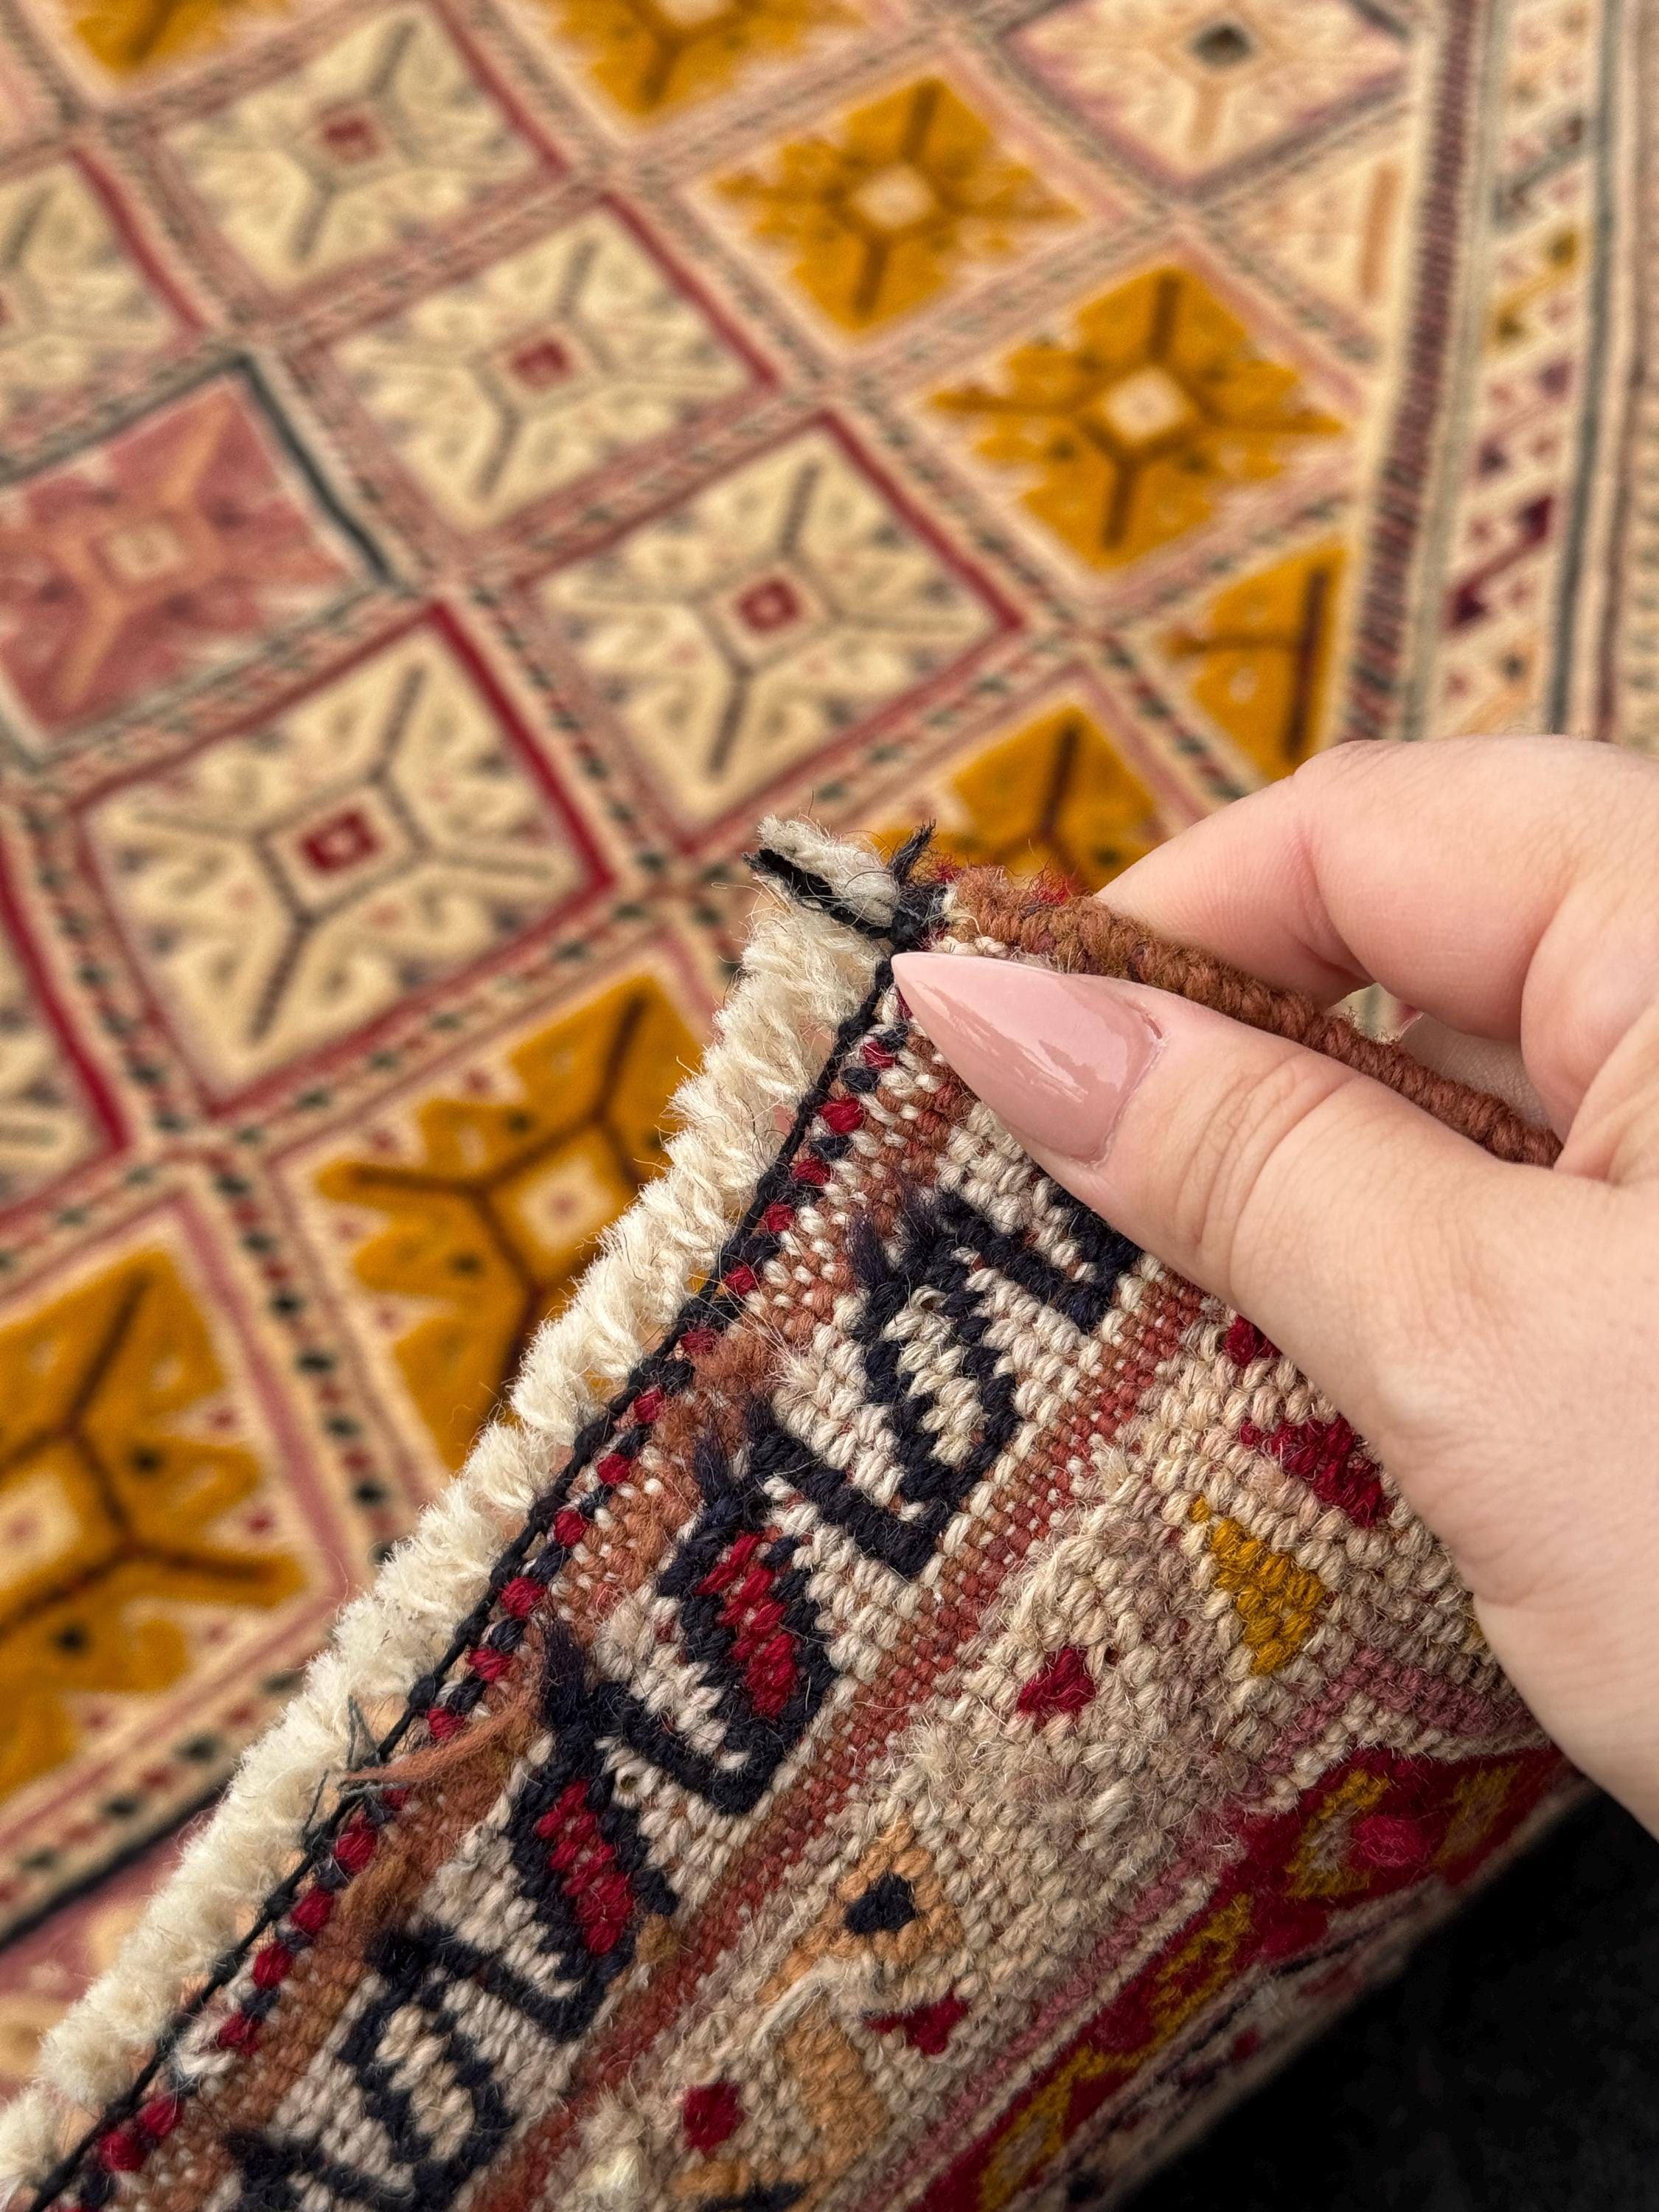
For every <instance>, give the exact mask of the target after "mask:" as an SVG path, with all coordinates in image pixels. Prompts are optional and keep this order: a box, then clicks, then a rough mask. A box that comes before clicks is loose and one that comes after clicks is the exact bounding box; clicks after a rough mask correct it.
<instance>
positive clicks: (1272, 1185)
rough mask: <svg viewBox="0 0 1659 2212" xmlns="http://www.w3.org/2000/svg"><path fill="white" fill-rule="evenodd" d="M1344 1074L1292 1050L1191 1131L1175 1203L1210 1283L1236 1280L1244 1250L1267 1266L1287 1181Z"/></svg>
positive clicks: (1230, 1093) (1228, 1094) (1241, 1086)
mask: <svg viewBox="0 0 1659 2212" xmlns="http://www.w3.org/2000/svg"><path fill="white" fill-rule="evenodd" d="M1346 1080H1347V1078H1346V1073H1345V1071H1343V1070H1342V1069H1340V1068H1339V1067H1336V1066H1334V1065H1333V1064H1332V1063H1330V1062H1328V1061H1322V1060H1316V1059H1314V1058H1312V1057H1311V1056H1310V1055H1308V1054H1301V1053H1293V1054H1287V1055H1286V1056H1285V1058H1283V1059H1282V1060H1279V1061H1277V1062H1275V1063H1274V1065H1273V1066H1271V1067H1269V1068H1268V1069H1267V1071H1266V1072H1265V1073H1261V1075H1258V1076H1257V1077H1256V1078H1255V1079H1254V1080H1252V1081H1249V1082H1247V1083H1242V1084H1239V1085H1237V1086H1235V1087H1233V1088H1232V1089H1230V1090H1229V1091H1226V1092H1225V1093H1224V1094H1223V1095H1222V1097H1220V1099H1219V1100H1218V1101H1215V1102H1212V1104H1211V1105H1210V1106H1209V1107H1208V1108H1207V1109H1206V1111H1205V1112H1204V1113H1203V1114H1202V1115H1201V1116H1200V1118H1199V1120H1198V1121H1197V1124H1196V1126H1195V1127H1194V1129H1193V1131H1192V1134H1191V1141H1190V1146H1189V1151H1188V1158H1187V1162H1186V1167H1185V1172H1184V1174H1183V1176H1182V1188H1181V1191H1180V1193H1179V1198H1178V1203H1179V1206H1180V1209H1181V1230H1182V1237H1183V1241H1184V1243H1185V1246H1186V1249H1188V1251H1189V1252H1191V1253H1193V1254H1194V1255H1195V1259H1196V1262H1197V1265H1198V1267H1199V1268H1200V1271H1201V1272H1202V1273H1203V1275H1204V1278H1205V1279H1206V1281H1210V1282H1224V1283H1236V1282H1237V1280H1238V1279H1239V1274H1240V1268H1239V1258H1240V1255H1241V1253H1242V1252H1243V1251H1244V1250H1245V1249H1249V1253H1250V1255H1251V1260H1252V1264H1253V1265H1254V1266H1255V1267H1257V1268H1260V1267H1261V1266H1263V1265H1264V1264H1270V1263H1271V1259H1272V1255H1273V1250H1274V1249H1275V1247H1276V1245H1277V1244H1278V1243H1279V1239H1280V1234H1281V1223H1280V1218H1279V1217H1280V1214H1281V1212H1282V1206H1281V1200H1282V1195H1283V1192H1284V1188H1285V1177H1286V1176H1291V1175H1294V1174H1295V1173H1297V1159H1298V1158H1299V1157H1300V1156H1301V1155H1302V1153H1303V1152H1304V1146H1305V1145H1306V1143H1307V1141H1308V1139H1310V1136H1311V1135H1312V1134H1313V1133H1314V1130H1315V1126H1316V1123H1317V1121H1319V1119H1320V1118H1321V1117H1322V1115H1327V1114H1328V1113H1329V1112H1330V1111H1331V1110H1332V1109H1333V1107H1334V1104H1335V1102H1336V1101H1337V1100H1338V1098H1339V1097H1340V1093H1341V1091H1342V1089H1343V1087H1344V1085H1345V1083H1346Z"/></svg>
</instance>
